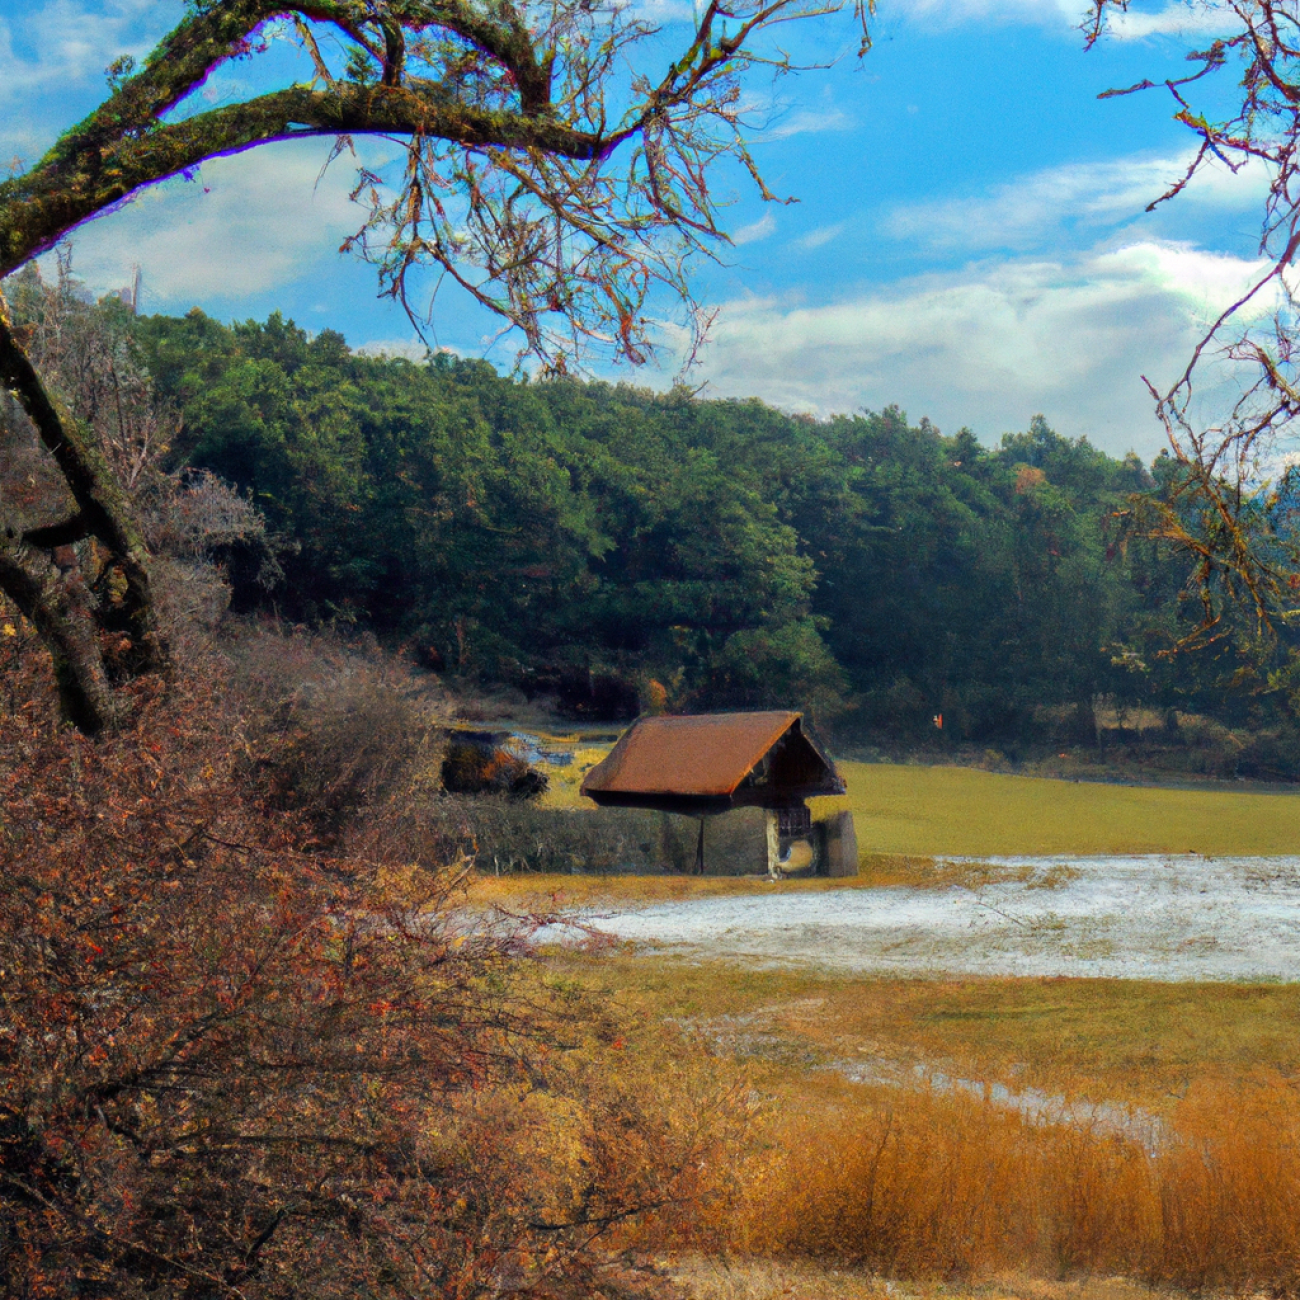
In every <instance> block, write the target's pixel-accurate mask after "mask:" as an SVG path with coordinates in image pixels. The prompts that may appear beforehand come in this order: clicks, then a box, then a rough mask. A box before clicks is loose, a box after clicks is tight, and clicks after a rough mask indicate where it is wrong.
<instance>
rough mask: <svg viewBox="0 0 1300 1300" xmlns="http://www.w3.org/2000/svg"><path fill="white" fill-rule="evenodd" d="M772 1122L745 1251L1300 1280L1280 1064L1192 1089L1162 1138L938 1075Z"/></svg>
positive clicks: (1297, 1189)
mask: <svg viewBox="0 0 1300 1300" xmlns="http://www.w3.org/2000/svg"><path fill="white" fill-rule="evenodd" d="M762 1136H763V1137H764V1138H765V1139H766V1141H767V1142H768V1143H769V1144H770V1145H769V1147H768V1149H767V1150H766V1151H765V1152H762V1151H760V1152H756V1153H754V1154H751V1156H750V1165H749V1168H748V1170H747V1171H746V1174H745V1176H744V1178H743V1179H742V1187H743V1191H742V1195H741V1197H740V1199H739V1202H738V1203H737V1204H736V1205H735V1207H734V1209H733V1211H732V1215H731V1217H730V1219H729V1221H728V1223H727V1225H726V1228H727V1232H726V1233H725V1235H724V1241H725V1244H726V1246H727V1247H729V1248H730V1249H731V1250H733V1251H735V1252H737V1253H740V1254H744V1255H749V1256H760V1257H764V1256H765V1257H771V1258H800V1259H813V1260H819V1261H821V1262H823V1263H826V1262H829V1261H834V1260H840V1261H844V1262H846V1263H851V1264H856V1265H858V1266H861V1267H866V1268H870V1269H873V1270H875V1271H878V1272H882V1273H885V1274H888V1275H892V1276H904V1277H929V1278H938V1279H956V1280H962V1279H971V1278H980V1277H989V1276H991V1275H993V1274H995V1273H997V1272H998V1271H1000V1270H1007V1269H1023V1270H1033V1271H1035V1272H1037V1273H1039V1274H1040V1275H1048V1276H1051V1275H1056V1276H1070V1275H1073V1274H1080V1273H1087V1274H1091V1275H1099V1274H1100V1275H1112V1274H1117V1273H1118V1274H1120V1275H1124V1276H1129V1277H1137V1278H1142V1279H1145V1280H1149V1281H1152V1282H1159V1283H1164V1284H1167V1285H1174V1286H1178V1287H1181V1288H1186V1289H1190V1290H1197V1291H1199V1290H1202V1289H1205V1288H1207V1287H1216V1288H1217V1287H1222V1288H1226V1289H1231V1290H1234V1291H1238V1292H1241V1291H1250V1290H1260V1289H1267V1290H1269V1291H1272V1292H1273V1293H1274V1294H1277V1295H1294V1294H1295V1293H1296V1292H1297V1290H1298V1289H1300V1150H1298V1149H1297V1148H1298V1144H1300V1096H1297V1090H1296V1088H1295V1086H1294V1085H1293V1084H1291V1083H1290V1082H1288V1081H1287V1080H1284V1079H1281V1078H1278V1077H1277V1076H1268V1077H1264V1076H1261V1077H1257V1078H1255V1079H1253V1080H1250V1081H1244V1082H1242V1083H1239V1084H1238V1085H1236V1086H1234V1087H1232V1088H1205V1089H1198V1090H1196V1091H1195V1092H1194V1093H1193V1094H1192V1095H1191V1096H1189V1097H1188V1098H1187V1099H1186V1100H1184V1101H1183V1102H1182V1103H1180V1104H1179V1106H1178V1107H1177V1108H1176V1110H1175V1112H1174V1114H1173V1115H1172V1116H1171V1118H1170V1121H1169V1124H1168V1127H1167V1129H1166V1132H1165V1135H1164V1137H1163V1138H1162V1140H1161V1142H1160V1143H1159V1145H1158V1146H1156V1147H1155V1148H1154V1149H1151V1148H1148V1147H1147V1146H1146V1145H1144V1143H1143V1142H1141V1141H1139V1140H1137V1139H1135V1138H1133V1137H1130V1136H1127V1135H1126V1134H1123V1133H1117V1132H1114V1131H1112V1130H1110V1129H1108V1128H1106V1127H1104V1126H1100V1125H1084V1124H1074V1123H1051V1124H1047V1123H1039V1122H1033V1121H1030V1120H1028V1119H1026V1118H1025V1117H1023V1116H1022V1115H1020V1114H1018V1113H1015V1112H1013V1111H1008V1110H1006V1109H1003V1108H1001V1107H998V1106H995V1105H993V1104H991V1103H990V1102H989V1101H987V1100H982V1099H979V1098H976V1097H972V1096H969V1095H965V1094H962V1093H957V1092H939V1091H934V1090H928V1089H911V1090H907V1091H903V1090H897V1091H895V1092H894V1093H893V1095H891V1096H889V1097H888V1098H876V1099H866V1098H864V1099H863V1100H862V1101H860V1102H859V1103H858V1104H856V1105H852V1106H845V1105H843V1104H839V1105H836V1104H832V1103H831V1102H829V1101H827V1100H825V1099H823V1098H819V1097H811V1098H809V1099H808V1100H807V1102H806V1103H805V1104H803V1105H800V1106H798V1107H792V1106H785V1107H781V1108H778V1109H776V1110H775V1113H773V1114H772V1115H770V1116H769V1117H768V1118H767V1119H766V1123H765V1125H764V1126H763V1130H762Z"/></svg>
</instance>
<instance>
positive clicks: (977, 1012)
mask: <svg viewBox="0 0 1300 1300" xmlns="http://www.w3.org/2000/svg"><path fill="white" fill-rule="evenodd" d="M552 960H553V961H555V962H556V963H558V965H559V966H560V967H561V968H562V969H563V970H565V972H566V974H567V975H568V976H569V977H571V978H576V979H578V980H580V981H581V982H583V983H586V984H590V985H594V986H595V987H597V988H598V989H600V991H601V995H602V998H603V999H605V1000H609V1001H613V1002H617V1003H619V1004H621V1005H623V1006H625V1007H626V1008H628V1009H629V1010H630V1011H632V1012H634V1013H635V1014H638V1015H656V1014H657V1015H661V1016H664V1017H666V1018H668V1019H671V1020H673V1021H675V1022H677V1023H680V1024H687V1025H690V1026H692V1027H694V1028H698V1029H700V1030H702V1031H703V1032H705V1034H706V1036H707V1037H708V1038H709V1039H710V1041H711V1042H713V1043H714V1044H715V1045H717V1046H719V1047H720V1048H721V1049H722V1050H723V1051H724V1052H725V1053H727V1054H730V1055H739V1056H741V1057H744V1058H746V1059H748V1060H749V1061H750V1064H751V1065H752V1067H753V1068H754V1069H755V1070H756V1071H757V1073H758V1075H759V1076H760V1077H761V1078H762V1080H763V1084H764V1086H765V1087H769V1088H772V1089H774V1090H776V1091H778V1092H786V1091H788V1090H793V1091H794V1092H797V1091H798V1090H799V1089H801V1088H804V1087H806V1086H807V1076H808V1072H809V1071H814V1072H815V1077H816V1078H817V1080H818V1082H817V1085H816V1086H817V1088H818V1090H819V1091H822V1092H825V1091H826V1090H827V1089H831V1088H832V1083H831V1081H830V1079H829V1078H828V1077H827V1075H826V1073H825V1067H827V1066H828V1065H833V1064H836V1063H845V1062H847V1063H849V1064H850V1065H852V1064H853V1063H854V1062H858V1061H862V1060H872V1061H876V1062H881V1063H886V1064H889V1065H892V1066H895V1067H897V1068H898V1069H900V1070H901V1071H903V1072H906V1071H908V1070H911V1069H912V1068H913V1067H915V1066H923V1067H934V1068H935V1069H939V1070H942V1071H943V1072H945V1073H948V1074H950V1075H954V1076H959V1077H963V1078H970V1079H975V1080H979V1081H988V1082H992V1083H1002V1084H1004V1085H1006V1086H1007V1087H1009V1088H1011V1089H1012V1090H1013V1091H1021V1090H1023V1089H1026V1088H1034V1089H1038V1090H1040V1091H1043V1092H1048V1093H1053V1094H1060V1095H1064V1096H1067V1097H1070V1098H1077V1099H1080V1100H1087V1101H1091V1102H1115V1103H1118V1104H1122V1105H1129V1104H1131V1105H1137V1106H1140V1107H1142V1108H1143V1109H1144V1110H1146V1111H1149V1112H1152V1113H1161V1112H1164V1111H1167V1110H1169V1109H1170V1108H1171V1107H1173V1106H1174V1105H1175V1104H1176V1103H1177V1101H1178V1100H1179V1099H1180V1098H1181V1097H1183V1096H1184V1095H1185V1094H1186V1092H1187V1090H1188V1088H1189V1086H1190V1084H1191V1083H1193V1082H1195V1083H1196V1084H1197V1085H1198V1086H1207V1085H1210V1084H1213V1085H1215V1086H1218V1085H1231V1084H1235V1083H1237V1082H1239V1081H1241V1080H1242V1079H1246V1078H1249V1077H1250V1076H1251V1075H1252V1074H1254V1073H1256V1072H1259V1071H1271V1072H1274V1073H1276V1074H1279V1075H1283V1076H1294V1075H1296V1074H1297V1072H1300V985H1297V984H1253V985H1234V984H1218V983H1215V984H1172V983H1160V982H1156V981H1143V980H1081V979H960V980H957V979H950V980H918V979H880V978H874V979H864V978H861V977H853V976H836V975H826V974H820V973H816V972H808V971H792V970H755V969H753V968H752V967H743V966H740V965H737V964H732V963H727V962H723V961H692V960H686V959H681V958H673V957H666V956H662V955H644V956H633V955H629V954H626V953H622V952H614V953H604V954H591V955H583V954H572V953H570V954H563V955H560V954H556V955H555V956H554V957H553V958H552ZM834 1089H838V1085H834ZM834 1089H832V1090H834ZM849 1091H850V1092H853V1091H854V1090H852V1089H850V1090H849Z"/></svg>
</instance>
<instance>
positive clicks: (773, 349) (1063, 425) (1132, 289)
mask: <svg viewBox="0 0 1300 1300" xmlns="http://www.w3.org/2000/svg"><path fill="white" fill-rule="evenodd" d="M1262 269H1263V267H1262V266H1261V264H1258V263H1253V262H1246V261H1243V260H1240V259H1237V258H1232V257H1226V256H1220V255H1216V254H1212V253H1207V252H1204V251H1201V250H1198V249H1194V248H1188V247H1184V246H1179V245H1171V244H1158V243H1155V242H1150V241H1148V242H1144V243H1135V244H1132V245H1128V246H1126V247H1124V248H1120V249H1114V250H1109V251H1098V252H1094V253H1090V254H1087V255H1085V256H1083V257H1081V258H1078V259H1077V260H1075V261H1072V262H1066V261H1061V260H1028V259H1025V260H1018V261H1011V262H987V263H982V264H976V265H974V266H972V267H969V268H967V269H966V270H965V271H963V272H961V273H960V274H958V275H955V276H938V275H932V276H926V277H923V278H920V279H917V280H914V281H910V282H906V283H903V284H901V285H897V286H894V287H893V288H892V289H889V290H873V291H865V292H862V293H860V294H857V295H855V296H851V297H845V298H843V299H841V300H840V301H837V302H831V303H826V304H824V305H817V306H805V305H800V304H797V303H790V302H782V301H778V300H775V299H750V300H741V301H736V302H732V303H729V304H727V305H726V306H725V307H724V308H723V311H722V315H721V317H720V319H719V323H718V325H717V327H716V329H715V334H714V337H713V339H712V341H711V342H710V344H709V345H708V347H707V349H706V350H705V352H704V354H703V358H702V362H701V367H700V372H699V376H700V378H701V379H703V380H705V381H707V382H708V384H709V389H708V391H709V392H710V393H714V394H717V395H736V396H742V395H743V396H749V395H756V396H759V397H762V398H764V399H765V400H767V401H769V402H772V403H774V404H776V405H778V406H781V407H785V408H787V409H793V410H806V411H812V412H816V413H819V414H828V413H830V412H833V411H852V410H855V409H859V408H862V407H870V408H875V409H878V408H880V407H882V406H884V405H886V404H888V403H891V402H897V403H898V404H900V405H901V406H903V407H904V409H905V410H907V411H908V413H909V415H910V416H911V417H912V418H913V419H918V418H919V417H920V416H922V415H929V416H930V417H931V418H932V419H934V420H935V421H936V422H937V423H938V424H939V425H940V426H941V427H943V428H945V429H947V430H949V431H952V430H955V429H956V428H957V427H959V426H960V425H962V424H969V425H971V426H972V427H973V428H975V430H976V431H977V432H978V433H980V434H981V435H983V436H985V437H986V438H990V439H995V438H996V437H997V436H998V435H999V434H1000V433H1002V432H1004V431H1006V430H1008V429H1016V428H1023V427H1025V425H1026V424H1027V422H1028V420H1029V418H1030V416H1032V415H1033V414H1035V413H1036V412H1039V411H1042V412H1043V413H1045V414H1046V415H1047V417H1048V419H1049V421H1051V422H1053V423H1054V424H1055V426H1056V427H1057V428H1058V429H1059V430H1060V431H1061V432H1062V433H1066V434H1070V435H1077V434H1087V435H1088V436H1089V437H1091V438H1092V439H1093V441H1094V442H1095V443H1096V444H1098V445H1099V446H1102V447H1104V448H1106V449H1107V450H1109V451H1111V452H1114V453H1122V452H1124V451H1127V450H1128V449H1129V448H1130V447H1135V448H1136V449H1137V450H1138V451H1140V452H1142V453H1144V454H1151V453H1153V452H1154V451H1155V450H1156V449H1157V448H1158V447H1159V445H1161V437H1162V435H1161V432H1160V430H1159V428H1158V426H1156V424H1155V421H1154V419H1153V418H1152V414H1151V402H1150V399H1149V396H1148V395H1147V392H1146V390H1145V388H1144V386H1143V384H1142V380H1141V375H1142V374H1143V373H1145V374H1147V375H1149V376H1150V378H1151V379H1152V380H1153V382H1155V383H1157V384H1160V383H1162V382H1163V383H1168V382H1171V381H1172V380H1173V378H1174V377H1175V376H1176V375H1177V373H1178V372H1179V371H1180V370H1181V368H1182V365H1183V364H1184V363H1185V361H1186V359H1187V355H1188V353H1189V351H1190V348H1191V347H1192V346H1193V345H1194V343H1195V341H1196V338H1197V337H1198V333H1197V331H1198V326H1201V325H1203V324H1204V322H1205V321H1206V320H1207V319H1208V318H1209V317H1210V316H1211V315H1212V314H1213V313H1214V312H1215V311H1217V310H1218V309H1220V308H1221V307H1222V306H1224V305H1226V303H1227V302H1228V301H1230V300H1231V298H1232V297H1234V296H1235V295H1237V294H1238V293H1239V292H1240V291H1241V290H1242V289H1243V288H1244V286H1245V285H1247V284H1248V283H1249V282H1250V280H1251V277H1252V276H1254V275H1257V274H1259V273H1260V272H1261V271H1262Z"/></svg>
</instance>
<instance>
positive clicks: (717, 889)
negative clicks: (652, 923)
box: [470, 853, 1078, 911]
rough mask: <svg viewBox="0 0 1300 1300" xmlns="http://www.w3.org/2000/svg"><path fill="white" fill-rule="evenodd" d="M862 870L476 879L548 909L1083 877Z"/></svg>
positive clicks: (490, 890)
mask: <svg viewBox="0 0 1300 1300" xmlns="http://www.w3.org/2000/svg"><path fill="white" fill-rule="evenodd" d="M860 861H861V874H860V875H858V876H856V877H848V878H847V879H838V880H831V879H827V878H825V877H821V878H819V877H808V878H804V879H798V878H796V879H793V880H779V881H772V880H770V879H768V877H766V876H678V875H667V874H665V875H656V876H641V875H632V874H620V875H589V876H588V875H553V874H544V873H541V872H537V873H533V872H528V873H520V874H518V875H504V876H496V875H488V874H486V873H484V874H482V875H479V876H478V877H476V878H475V880H474V882H473V885H472V886H471V889H470V898H471V900H472V901H473V902H475V903H478V904H481V905H483V906H490V905H492V904H494V903H500V904H502V905H503V906H509V907H515V908H524V909H527V910H531V911H545V910H552V909H555V908H561V907H596V908H599V907H610V908H613V907H630V906H638V905H646V906H648V905H650V904H653V903H675V902H682V901H684V900H686V899H692V898H731V897H735V896H738V895H745V894H766V893H772V892H779V893H821V892H824V891H826V890H834V889H881V888H884V887H885V886H888V885H895V886H905V887H907V888H911V889H951V888H953V887H954V886H958V885H960V886H963V887H965V888H968V889H981V888H984V887H986V886H988V885H995V884H1005V883H1011V882H1014V883H1016V884H1023V885H1029V886H1030V887H1031V888H1040V889H1053V888H1056V887H1057V886H1059V885H1063V884H1066V883H1067V882H1068V881H1070V880H1072V879H1074V878H1075V876H1076V875H1077V874H1078V873H1077V872H1076V871H1075V870H1074V869H1073V868H1072V867H1070V866H1068V865H1065V864H1061V863H1057V864H1054V865H1052V866H1048V867H1044V866H1038V865H1034V864H1032V863H1026V862H982V861H967V860H958V861H953V860H951V859H946V858H922V857H915V856H910V855H907V854H902V853H868V854H863V855H862V856H861V859H860Z"/></svg>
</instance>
